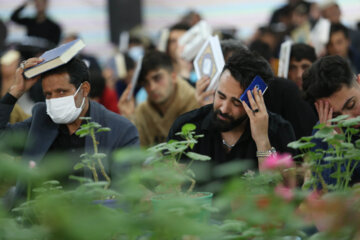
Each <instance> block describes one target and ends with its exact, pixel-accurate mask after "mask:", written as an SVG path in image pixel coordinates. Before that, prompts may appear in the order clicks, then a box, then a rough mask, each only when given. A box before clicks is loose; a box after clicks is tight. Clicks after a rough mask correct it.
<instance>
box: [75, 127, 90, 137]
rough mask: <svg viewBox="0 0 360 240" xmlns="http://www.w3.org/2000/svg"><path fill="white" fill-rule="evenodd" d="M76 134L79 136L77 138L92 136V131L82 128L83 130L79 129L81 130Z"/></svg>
mask: <svg viewBox="0 0 360 240" xmlns="http://www.w3.org/2000/svg"><path fill="white" fill-rule="evenodd" d="M75 134H76V135H77V136H79V135H80V136H81V135H85V136H86V135H88V134H90V130H89V129H87V128H85V129H84V128H81V129H79V130H77V131H76V132H75Z"/></svg>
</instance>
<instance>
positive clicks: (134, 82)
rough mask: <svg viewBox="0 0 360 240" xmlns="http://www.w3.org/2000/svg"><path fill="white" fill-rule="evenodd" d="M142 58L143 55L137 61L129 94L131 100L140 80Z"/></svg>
mask: <svg viewBox="0 0 360 240" xmlns="http://www.w3.org/2000/svg"><path fill="white" fill-rule="evenodd" d="M142 59H143V57H140V59H139V60H138V61H137V63H136V68H135V71H134V74H133V76H132V79H131V89H130V92H129V95H128V97H127V99H128V100H130V99H131V97H132V96H133V95H134V91H135V87H136V85H137V82H138V80H139V75H140V71H141V65H142Z"/></svg>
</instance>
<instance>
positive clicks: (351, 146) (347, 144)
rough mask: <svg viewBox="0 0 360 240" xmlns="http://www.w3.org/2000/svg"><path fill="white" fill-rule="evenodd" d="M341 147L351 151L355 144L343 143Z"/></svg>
mask: <svg viewBox="0 0 360 240" xmlns="http://www.w3.org/2000/svg"><path fill="white" fill-rule="evenodd" d="M340 146H341V147H343V148H350V149H352V148H354V144H352V143H347V142H341V143H340Z"/></svg>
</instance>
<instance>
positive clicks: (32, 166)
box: [29, 160, 36, 169]
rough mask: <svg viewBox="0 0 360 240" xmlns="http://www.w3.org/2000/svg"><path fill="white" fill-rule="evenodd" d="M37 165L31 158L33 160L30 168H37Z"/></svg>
mask: <svg viewBox="0 0 360 240" xmlns="http://www.w3.org/2000/svg"><path fill="white" fill-rule="evenodd" d="M35 167H36V162H34V161H32V160H31V161H30V162H29V168H30V169H32V168H35Z"/></svg>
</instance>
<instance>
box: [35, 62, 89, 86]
mask: <svg viewBox="0 0 360 240" xmlns="http://www.w3.org/2000/svg"><path fill="white" fill-rule="evenodd" d="M60 73H68V74H69V76H70V83H71V84H73V85H74V86H75V87H76V88H78V87H79V86H80V85H81V83H83V82H86V81H87V82H89V83H90V75H89V69H88V67H87V66H86V64H85V63H84V61H83V60H81V59H80V58H79V57H74V58H73V59H71V60H70V61H69V62H68V63H66V64H64V65H62V66H60V67H57V68H54V69H52V70H50V71H48V72H45V73H43V74H42V75H41V78H42V79H44V78H45V77H47V76H49V75H53V74H60Z"/></svg>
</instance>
